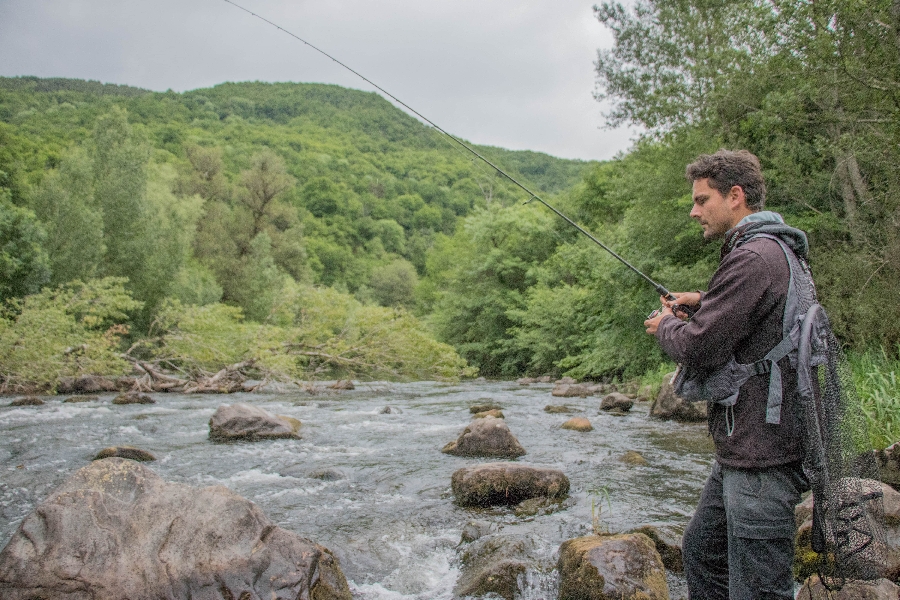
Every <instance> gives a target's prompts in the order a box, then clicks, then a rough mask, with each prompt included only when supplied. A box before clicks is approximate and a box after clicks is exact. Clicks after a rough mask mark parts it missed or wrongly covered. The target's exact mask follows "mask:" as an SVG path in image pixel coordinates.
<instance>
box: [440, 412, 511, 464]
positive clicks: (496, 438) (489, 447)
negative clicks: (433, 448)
mask: <svg viewBox="0 0 900 600" xmlns="http://www.w3.org/2000/svg"><path fill="white" fill-rule="evenodd" d="M441 452H443V453H445V454H453V455H454V456H482V457H489V458H516V457H518V456H523V455H524V454H526V452H525V448H523V447H522V445H521V444H520V443H519V440H517V439H516V436H514V435H513V434H512V432H510V430H509V426H507V424H506V422H505V421H504V420H503V419H497V418H495V417H484V418H483V419H475V420H474V421H472V422H471V423H469V425H468V426H467V427H466V428H465V430H463V432H462V433H461V434H460V436H459V438H458V439H457V440H456V441H455V442H450V443H449V444H447V445H446V446H444V447H443V448H442V449H441Z"/></svg>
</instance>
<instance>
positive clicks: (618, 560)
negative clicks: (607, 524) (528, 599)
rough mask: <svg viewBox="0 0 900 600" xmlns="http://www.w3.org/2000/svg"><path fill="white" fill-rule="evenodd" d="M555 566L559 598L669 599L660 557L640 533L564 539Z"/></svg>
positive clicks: (600, 599) (595, 599)
mask: <svg viewBox="0 0 900 600" xmlns="http://www.w3.org/2000/svg"><path fill="white" fill-rule="evenodd" d="M558 568H559V598H560V600H638V599H640V600H669V586H668V585H667V583H666V572H665V569H664V568H663V562H662V559H661V558H660V556H659V553H658V552H657V551H656V548H655V547H654V545H653V542H652V541H651V540H650V538H648V537H647V536H646V535H643V534H640V533H625V534H618V535H604V536H598V535H589V536H586V537H580V538H575V539H572V540H567V541H565V542H563V543H562V545H561V546H560V547H559V563H558Z"/></svg>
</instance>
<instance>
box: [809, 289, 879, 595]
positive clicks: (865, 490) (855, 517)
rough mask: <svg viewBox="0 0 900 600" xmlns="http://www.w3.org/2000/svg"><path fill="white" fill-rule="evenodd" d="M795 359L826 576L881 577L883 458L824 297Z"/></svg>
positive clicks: (816, 542)
mask: <svg viewBox="0 0 900 600" xmlns="http://www.w3.org/2000/svg"><path fill="white" fill-rule="evenodd" d="M813 293H814V292H813ZM797 363H798V364H797V376H798V393H799V396H800V401H801V408H802V411H803V418H804V422H805V439H804V456H805V458H804V462H803V468H804V471H805V472H806V475H807V477H808V478H809V480H810V485H811V487H812V493H813V528H812V540H811V541H812V549H813V551H815V552H817V553H818V556H819V565H818V571H819V576H820V579H821V580H822V582H823V583H824V584H825V585H826V587H829V588H831V589H835V588H839V587H841V586H842V585H843V584H844V583H845V582H846V581H848V580H869V581H871V580H874V579H878V578H879V577H882V576H883V571H884V568H885V558H886V544H885V533H884V505H883V498H882V496H883V493H882V491H881V482H880V481H879V479H878V464H877V463H876V461H875V455H874V453H873V452H872V451H871V447H870V444H869V436H868V432H867V422H866V417H865V415H864V413H863V411H862V407H861V405H860V402H859V398H858V396H857V395H856V388H855V386H854V383H853V376H852V372H851V370H850V367H849V364H848V363H847V360H846V358H845V357H844V355H843V352H842V350H841V346H840V343H839V342H838V340H837V339H836V338H835V336H834V333H833V332H832V330H831V326H830V325H829V323H828V317H827V316H826V315H825V311H824V310H823V309H822V307H821V306H820V305H819V304H812V305H811V306H810V307H809V310H808V311H807V312H806V316H805V318H804V320H803V324H802V327H801V331H800V340H799V345H798V354H797Z"/></svg>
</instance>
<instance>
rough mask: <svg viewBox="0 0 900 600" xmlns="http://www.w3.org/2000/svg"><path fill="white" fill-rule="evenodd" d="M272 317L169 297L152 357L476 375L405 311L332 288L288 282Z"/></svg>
mask: <svg viewBox="0 0 900 600" xmlns="http://www.w3.org/2000/svg"><path fill="white" fill-rule="evenodd" d="M272 314H273V318H272V319H271V321H272V322H273V323H275V322H277V323H279V324H277V325H274V324H259V323H254V322H250V321H245V320H244V319H243V315H242V311H241V310H240V309H238V308H235V307H230V306H225V305H223V304H210V305H206V306H192V307H185V306H182V305H180V304H179V303H177V302H173V303H170V304H169V305H168V306H167V307H166V308H165V309H164V310H163V311H162V312H161V314H160V316H159V318H158V319H157V321H156V323H155V329H154V331H155V332H157V333H159V334H160V335H159V338H158V342H157V345H156V347H155V349H154V351H153V352H154V355H155V356H156V357H157V358H159V359H162V360H165V361H168V362H169V363H171V364H175V365H178V366H179V367H181V368H183V369H185V370H188V371H195V372H196V371H207V372H208V371H217V370H219V369H220V368H222V367H224V366H226V365H229V364H234V363H238V362H243V361H248V360H249V361H253V362H254V363H255V365H256V366H257V368H259V369H260V370H261V371H262V372H263V373H264V374H265V375H266V376H268V377H275V378H285V379H296V378H301V379H310V378H317V377H349V376H353V377H390V378H393V379H396V378H400V379H414V378H415V379H425V378H427V379H435V378H437V379H455V378H458V377H460V376H464V375H472V374H473V370H472V369H470V368H467V367H466V365H465V362H464V361H463V360H462V359H460V357H459V356H458V355H457V354H456V352H455V351H454V350H453V349H452V348H451V347H450V346H447V345H445V344H441V343H439V342H436V341H434V339H433V338H432V337H431V335H430V333H429V332H428V331H427V330H426V329H425V328H424V327H423V325H422V324H421V322H419V321H418V320H417V319H416V318H415V317H413V316H412V315H410V314H408V313H406V312H405V311H402V310H394V309H388V308H382V307H378V306H364V305H362V304H360V303H359V302H358V301H357V300H355V299H354V298H353V297H352V296H350V295H349V294H345V293H341V292H338V291H336V290H334V289H332V288H319V287H310V286H298V285H296V284H293V283H291V282H288V283H287V284H286V286H285V290H284V292H283V294H282V298H281V302H280V303H279V304H278V306H276V307H274V308H273V310H272Z"/></svg>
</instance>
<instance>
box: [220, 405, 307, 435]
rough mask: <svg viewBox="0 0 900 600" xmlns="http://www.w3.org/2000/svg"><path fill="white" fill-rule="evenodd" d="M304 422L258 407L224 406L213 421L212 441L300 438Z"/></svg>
mask: <svg viewBox="0 0 900 600" xmlns="http://www.w3.org/2000/svg"><path fill="white" fill-rule="evenodd" d="M299 428H300V421H298V420H297V419H294V418H292V417H284V416H279V415H273V414H272V413H270V412H269V411H266V410H263V409H262V408H259V407H258V406H251V405H249V404H244V403H238V404H232V405H227V404H223V405H222V406H220V407H219V408H217V409H216V412H215V413H214V414H213V416H212V417H211V418H210V420H209V439H211V440H213V441H217V442H222V441H231V440H248V441H257V440H266V439H279V438H298V439H299V437H300V436H299V434H298V433H297V432H298V430H299Z"/></svg>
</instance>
